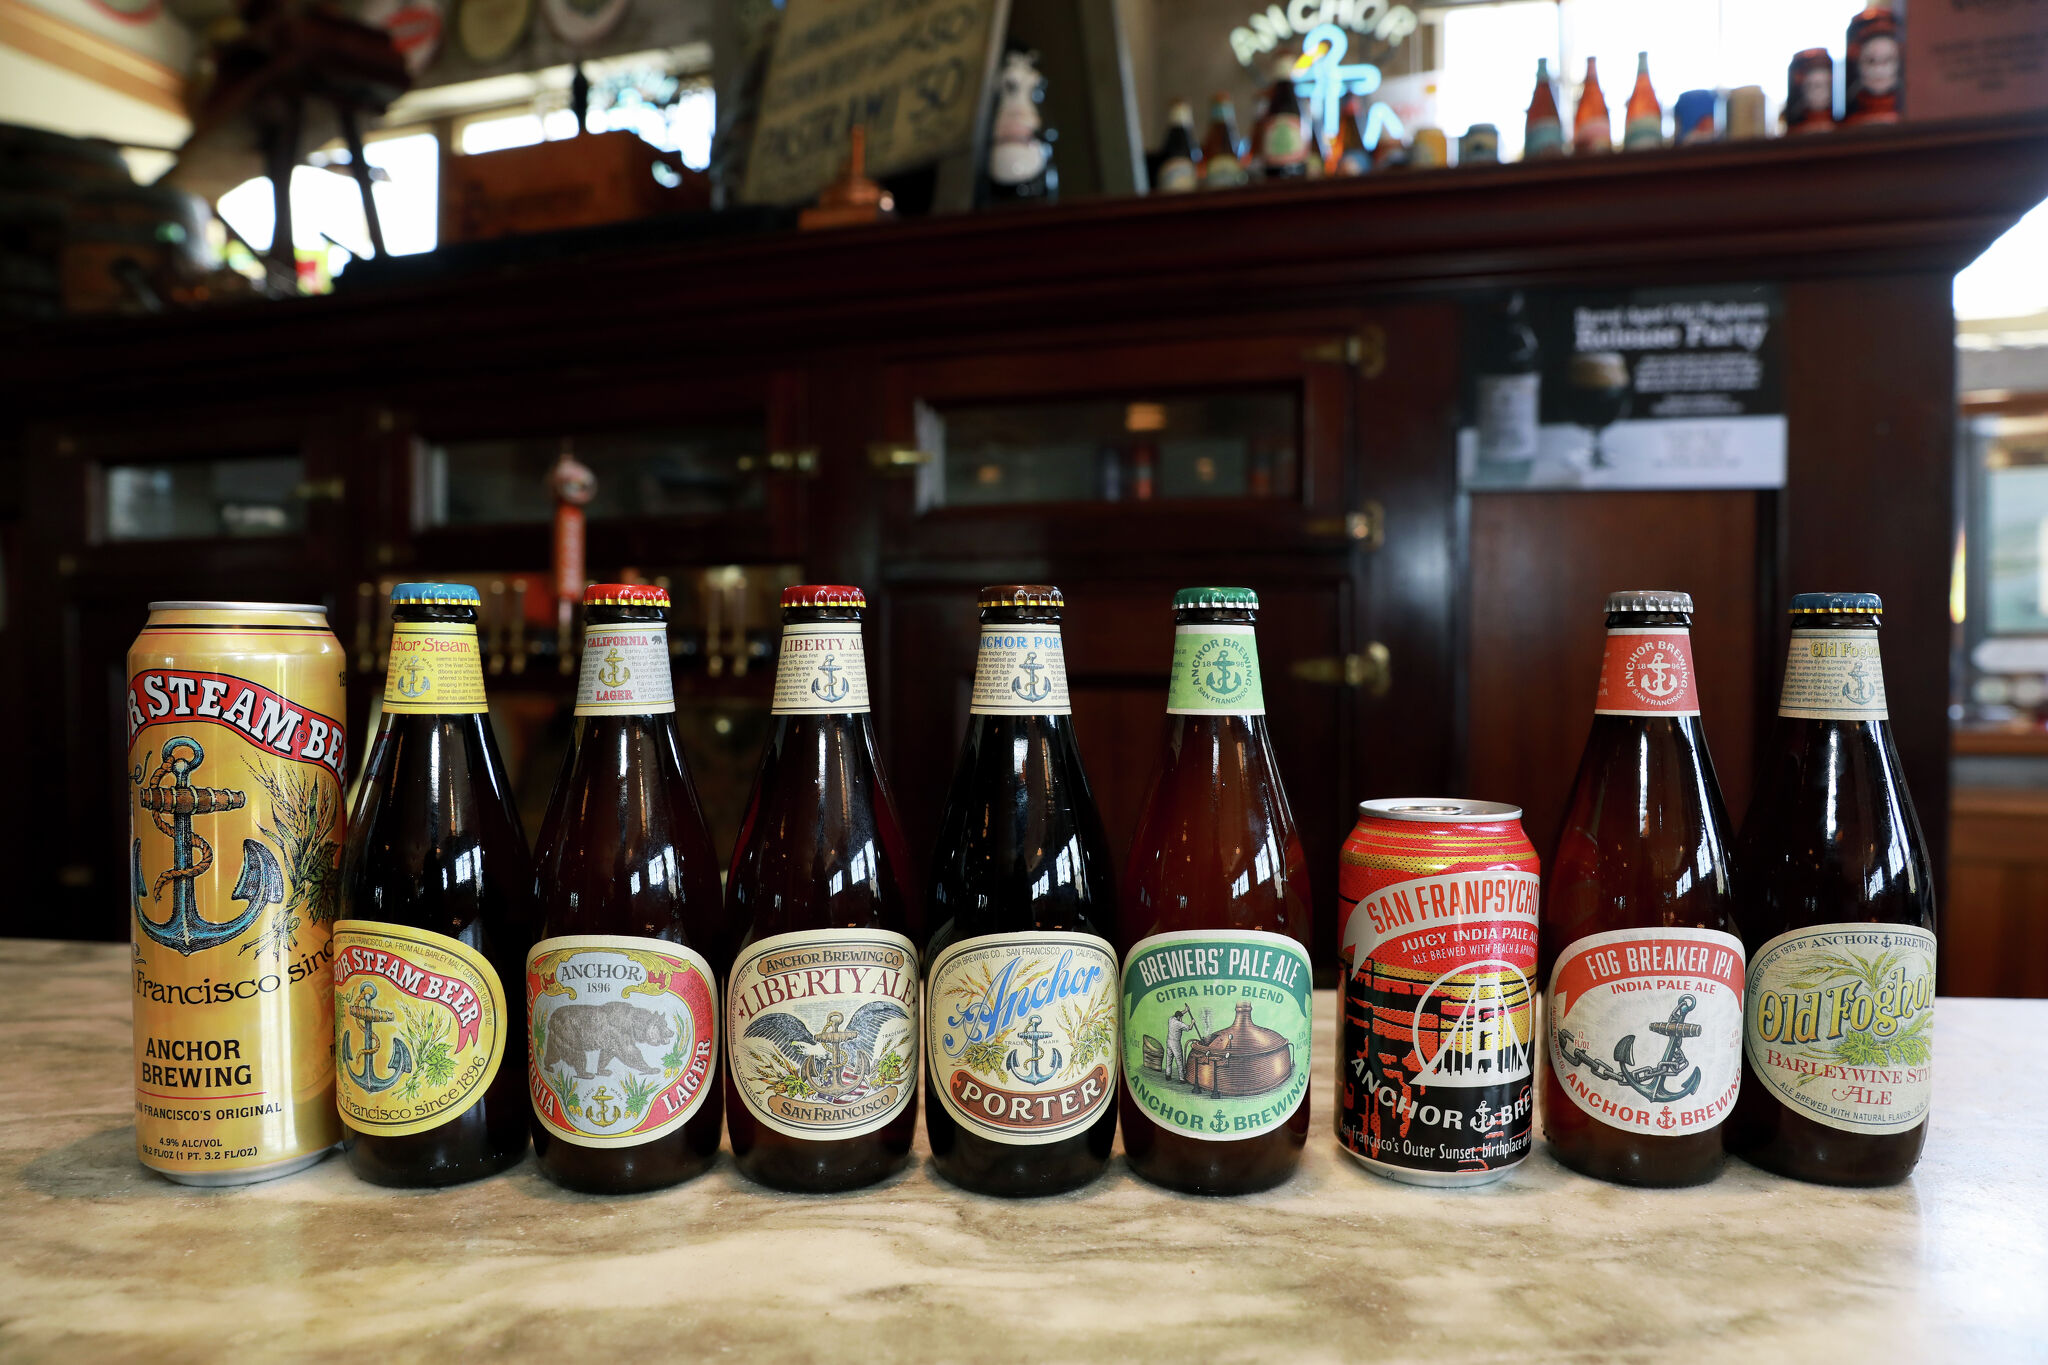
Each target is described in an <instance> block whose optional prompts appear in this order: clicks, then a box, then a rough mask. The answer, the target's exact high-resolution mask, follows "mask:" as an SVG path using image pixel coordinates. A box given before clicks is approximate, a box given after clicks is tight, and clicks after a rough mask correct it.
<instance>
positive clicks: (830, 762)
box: [725, 585, 921, 1190]
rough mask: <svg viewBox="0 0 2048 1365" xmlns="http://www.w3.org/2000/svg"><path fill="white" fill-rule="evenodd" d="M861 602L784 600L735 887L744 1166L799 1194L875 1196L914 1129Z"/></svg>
mask: <svg viewBox="0 0 2048 1365" xmlns="http://www.w3.org/2000/svg"><path fill="white" fill-rule="evenodd" d="M866 606H867V599H866V597H865V596H864V595H863V594H862V593H861V591H860V589H858V588H847V587H833V586H821V585H809V586H803V587H794V588H788V589H785V590H784V591H783V594H782V651H781V659H780V662H779V663H778V664H777V666H776V673H775V699H774V702H773V708H772V709H773V715H774V725H773V728H772V729H771V730H770V731H769V734H768V747H767V751H766V752H765V753H763V754H762V756H761V772H760V775H759V776H758V777H757V778H756V779H755V782H754V794H753V796H752V797H751V798H750V799H749V801H748V803H747V812H746V815H745V817H744V818H743V819H742V820H741V823H740V833H739V840H738V842H737V844H736V845H735V846H734V848H733V856H732V873H731V875H730V876H729V877H728V878H727V879H726V897H727V904H728V906H729V907H730V913H731V922H732V924H733V926H734V928H735V930H736V931H737V932H738V933H740V935H741V938H740V940H739V944H738V952H737V956H736V959H735V961H734V963H733V969H732V975H731V978H730V980H729V981H728V984H727V987H726V1032H725V1047H726V1071H725V1109H726V1125H727V1127H728V1128H729V1129H730V1131H731V1133H732V1153H733V1160H734V1162H735V1163H736V1164H737V1165H738V1166H739V1168H740V1170H741V1171H743V1172H744V1173H745V1174H746V1175H748V1176H750V1177H751V1178H753V1179H755V1180H758V1181H761V1182H762V1183H764V1184H768V1185H774V1186H776V1187H778V1188H781V1189H789V1190H845V1189H852V1188H854V1187H856V1186H860V1185H870V1184H873V1183H874V1182H875V1181H877V1180H882V1179H885V1178H886V1177H888V1176H889V1175H891V1174H893V1173H895V1172H896V1171H898V1170H901V1169H902V1168H903V1166H904V1164H905V1163H907V1162H908V1161H909V1160H910V1144H911V1140H912V1138H913V1137H914V1136H915V1134H916V1129H917V1074H918V1057H917V1041H918V1036H919V1033H920V1032H921V1019H920V1016H919V1013H918V958H917V946H916V944H915V942H914V941H913V940H912V939H911V938H910V934H911V933H912V932H913V931H914V928H915V926H914V924H913V921H912V919H911V913H910V909H909V904H908V901H907V900H906V898H905V896H904V893H903V885H902V879H903V877H904V875H905V868H906V867H907V866H908V864H907V862H906V860H905V858H904V855H903V835H902V833H901V832H900V830H901V827H900V826H899V825H898V824H897V822H896V811H895V809H894V807H893V806H892V805H891V804H890V801H889V789H888V786H887V785H886V784H885V783H884V782H883V780H882V768H881V763H880V761H879V760H878V759H877V758H876V756H875V736H874V729H873V727H872V725H871V724H870V723H869V720H868V674H867V656H866V651H865V648H864V646H863V644H862V640H861V612H862V611H863V610H864V609H865V608H866Z"/></svg>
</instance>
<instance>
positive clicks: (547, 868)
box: [521, 583, 730, 1194]
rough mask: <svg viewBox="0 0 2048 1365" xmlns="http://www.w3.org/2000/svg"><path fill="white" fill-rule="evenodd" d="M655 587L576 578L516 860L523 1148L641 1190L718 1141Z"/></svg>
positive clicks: (708, 923)
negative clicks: (544, 783) (534, 817)
mask: <svg viewBox="0 0 2048 1365" xmlns="http://www.w3.org/2000/svg"><path fill="white" fill-rule="evenodd" d="M667 608H668V592H667V590H666V589H664V588H656V587H643V586H640V585H637V584H632V583H596V584H592V585H591V586H590V587H588V588H585V589H584V591H583V620H584V627H583V671H582V674H581V678H580V682H579V684H578V686H577V689H576V728H575V735H574V737H573V740H572V742H571V745H570V750H569V755H568V757H567V759H566V760H565V761H564V763H563V765H562V773H561V777H560V778H559V779H558V780H557V781H556V783H555V790H554V795H553V796H552V797H551V798H550V799H549V802H548V813H547V815H546V817H545V818H544V819H543V821H542V823H541V831H540V840H539V842H538V843H537V845H536V848H537V849H538V852H537V854H536V856H535V859H534V862H535V866H536V870H537V879H538V882H539V888H540V936H541V937H540V941H539V942H537V943H535V944H534V945H533V947H532V949H531V950H530V951H529V952H528V953H527V956H526V974H525V980H524V981H523V982H522V983H521V984H522V986H523V987H524V989H525V992H526V1005H527V1019H528V1034H527V1037H526V1038H525V1039H524V1045H525V1048H526V1053H527V1085H528V1088H529V1089H530V1090H531V1092H532V1097H533V1112H534V1127H533V1149H534V1153H535V1154H536V1155H537V1156H538V1157H539V1158H540V1165H541V1169H542V1170H544V1171H546V1172H547V1173H548V1175H549V1176H550V1177H551V1178H553V1179H554V1180H555V1181H556V1182H557V1183H558V1184H562V1185H566V1186H568V1187H569V1188H570V1189H573V1190H583V1191H586V1192H588V1193H591V1194H628V1193H632V1192H635V1191H639V1190H652V1189H659V1188H661V1187H662V1186H664V1185H673V1184H675V1183H676V1182H677V1181H679V1180H686V1179H688V1178H689V1177H691V1176H693V1175H697V1174H699V1173H700V1172H702V1171H703V1170H705V1169H706V1168H707V1167H709V1166H710V1165H711V1163H712V1161H713V1160H714V1159H715V1158H716V1157H717V1155H718V1136H719V1131H720V1126H721V1125H722V1123H723V1122H724V1118H725V1105H724V1102H723V1096H722V1095H721V1094H720V1093H719V1090H718V1087H717V1085H716V1084H714V1080H715V1075H716V1071H717V1066H718V1013H719V1010H718V984H717V983H718V980H719V976H720V974H721V973H722V972H723V970H724V969H725V967H726V966H727V965H729V962H730V956H729V948H728V945H727V943H726V934H725V902H724V894H723V892H722V891H721V890H720V888H719V885H718V856H717V854H715V853H714V852H712V847H711V834H710V831H708V830H707V829H705V827H704V816H703V812H702V811H701V809H700V808H699V807H698V805H697V789H696V787H695V786H694V785H693V784H692V783H691V781H690V770H689V767H688V766H687V765H686V764H685V763H684V762H683V753H682V746H681V744H680V742H679V741H678V739H677V737H676V726H675V709H676V703H675V692H674V689H673V686H672V684H671V681H670V677H669V662H668V658H669V656H668V626H667V620H666V611H667Z"/></svg>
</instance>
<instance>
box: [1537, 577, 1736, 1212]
mask: <svg viewBox="0 0 2048 1365" xmlns="http://www.w3.org/2000/svg"><path fill="white" fill-rule="evenodd" d="M1691 620H1692V598H1691V597H1689V596H1687V595H1686V594H1685V593H1682V592H1618V593H1615V594H1613V595H1612V596H1610V597H1609V598H1608V599H1607V651H1606V654H1605V656H1604V657H1603V659H1602V661H1601V664H1600V687H1599V692H1598V694H1597V697H1596V700H1595V702H1594V714H1593V729H1592V733H1591V734H1590V735H1588V736H1587V739H1586V750H1585V755H1584V757H1582V758H1581V759H1580V760H1579V772H1578V776H1577V777H1576V778H1575V779H1573V783H1572V796H1571V804H1570V807H1569V809H1568V810H1567V813H1566V815H1565V821H1564V829H1563V831H1562V832H1561V833H1560V834H1559V836H1558V843H1557V854H1556V856H1555V857H1553V858H1552V859H1551V860H1550V883H1549V886H1548V887H1547V888H1546V891H1545V895H1544V907H1543V929H1542V960H1543V963H1544V964H1545V967H1546V969H1547V972H1548V981H1549V994H1548V997H1547V998H1546V1000H1545V1023H1546V1026H1547V1028H1548V1031H1549V1063H1550V1065H1549V1067H1548V1069H1547V1070H1546V1072H1545V1076H1544V1085H1543V1131H1544V1136H1545V1137H1547V1138H1548V1139H1549V1140H1550V1145H1551V1149H1552V1151H1554V1152H1555V1153H1556V1155H1557V1158H1558V1160H1560V1161H1562V1162H1563V1163H1564V1164H1565V1165H1567V1166H1569V1167H1571V1168H1572V1169H1573V1170H1575V1171H1579V1172H1582V1173H1584V1174H1586V1175H1593V1176H1598V1177H1600V1178H1601V1179H1603V1180H1614V1181H1619V1182H1620V1183H1622V1184H1626V1185H1694V1184H1698V1183H1700V1182H1702V1181H1705V1180H1711V1179H1712V1178H1713V1177H1714V1176H1715V1175H1716V1174H1717V1173H1718V1172H1719V1171H1720V1169H1721V1163H1722V1141H1721V1129H1722V1124H1723V1123H1724V1121H1725V1120H1726V1119H1727V1117H1728V1114H1729V1111H1730V1110H1731V1109H1732V1108H1733V1107H1734V1105H1735V1096H1736V1092H1737V1091H1738V1090H1739V1089H1740V1088H1741V1084H1742V988H1743V950H1742V939H1741V938H1740V937H1739V934H1740V932H1741V931H1740V929H1739V927H1738V926H1737V923H1736V919H1735V914H1734V902H1735V895H1734V889H1733V887H1732V886H1731V885H1730V880H1729V849H1728V833H1727V827H1728V815H1727V811H1726V809H1725V808H1724V807H1723V806H1722V804H1721V788H1720V786H1719V785H1718V784H1717V783H1716V782H1715V781H1714V765H1713V761H1712V760H1711V759H1710V758H1709V757H1708V756H1707V741H1706V735H1705V733H1704V732H1703V731H1702V730H1701V728H1700V703H1699V686H1698V683H1697V681H1696V679H1695V678H1694V675H1693V656H1692V633H1691Z"/></svg>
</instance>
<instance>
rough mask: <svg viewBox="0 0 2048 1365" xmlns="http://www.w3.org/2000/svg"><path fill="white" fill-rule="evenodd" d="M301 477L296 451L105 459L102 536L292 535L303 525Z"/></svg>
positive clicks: (303, 467) (303, 469)
mask: <svg viewBox="0 0 2048 1365" xmlns="http://www.w3.org/2000/svg"><path fill="white" fill-rule="evenodd" d="M305 477H306V464H305V461H304V460H302V459H300V458H299V457H298V456H297V455H258V456H247V457H242V456H237V457H232V458H227V459H218V460H180V461H177V462H175V463H161V464H117V465H108V466H106V467H105V468H104V469H103V470H102V471H101V494H102V497H101V504H100V505H101V507H102V509H103V516H104V520H103V523H102V526H101V532H102V534H103V535H104V536H105V537H106V538H107V539H108V540H201V539H209V538H212V537H216V536H283V535H291V534H293V533H295V532H297V531H300V530H302V529H304V526H305V521H306V514H305V513H306V506H305V501H304V499H303V498H301V497H300V496H299V493H298V488H299V485H300V484H301V483H302V482H303V481H304V480H305Z"/></svg>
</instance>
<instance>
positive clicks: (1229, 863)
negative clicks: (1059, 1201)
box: [1119, 588, 1311, 1194]
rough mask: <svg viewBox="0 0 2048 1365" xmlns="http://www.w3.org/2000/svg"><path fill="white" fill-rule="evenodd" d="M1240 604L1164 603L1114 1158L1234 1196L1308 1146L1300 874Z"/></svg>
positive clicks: (1132, 871)
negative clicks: (1162, 723) (1167, 672)
mask: <svg viewBox="0 0 2048 1365" xmlns="http://www.w3.org/2000/svg"><path fill="white" fill-rule="evenodd" d="M1258 608H1259V599H1258V596H1257V595H1256V594H1255V593H1253V592H1252V591H1251V590H1250V589H1248V588H1185V589H1182V590H1181V591H1180V592H1178V593H1176V594H1175V595H1174V599H1173V616H1174V640H1173V672H1172V674H1171V676H1170V678H1169V680H1168V683H1167V693H1166V712H1167V715H1166V744H1165V752H1164V753H1163V754H1162V755H1161V757H1160V762H1159V768H1158V770H1157V771H1156V773H1155V774H1154V776H1153V778H1152V786H1151V790H1150V791H1149V793H1148V794H1147V795H1146V798H1145V806H1144V813H1143V814H1142V815H1141V816H1140V817H1139V819H1138V829H1137V833H1136V835H1135V836H1134V837H1133V838H1132V840H1131V855H1130V866H1129V870H1128V871H1127V872H1126V873H1125V876H1124V888H1123V940H1122V941H1123V945H1124V963H1123V992H1122V997H1121V1001H1120V1004H1119V1008H1120V1010H1121V1014H1122V1023H1123V1049H1124V1090H1123V1100H1122V1104H1121V1109H1122V1115H1123V1126H1124V1151H1125V1152H1126V1153H1127V1154H1128V1156H1129V1158H1130V1162H1131V1169H1132V1170H1134V1171H1136V1172H1137V1173H1138V1174H1139V1175H1141V1176H1143V1177H1144V1178H1145V1179H1147V1180H1150V1181H1152V1182H1154V1183H1155V1184H1160V1185H1165V1186H1168V1187H1169V1188H1172V1189H1177V1190H1185V1191H1188V1192H1189V1193H1193V1194H1244V1193H1248V1192H1250V1191H1253V1190H1263V1189H1267V1188H1269V1187H1271V1186H1273V1185H1277V1184H1279V1183H1280V1182H1281V1181H1283V1180H1285V1179H1286V1178H1287V1177H1288V1176H1289V1175H1291V1174H1293V1172H1294V1168H1295V1165H1296V1163H1297V1162H1299V1160H1300V1159H1301V1148H1302V1143H1303V1142H1304V1140H1305V1139H1306V1138H1307V1136H1308V1089H1309V1032H1310V1025H1309V1020H1310V1015H1311V1004H1310V1001H1311V996H1310V983H1309V959H1308V947H1307V943H1308V935H1309V925H1310V919H1309V895H1308V871H1307V867H1306V865H1305V860H1304V859H1303V857H1302V852H1301V836H1300V835H1299V834H1298V833H1296V831H1295V827H1294V816H1293V815H1292V814H1291V813H1290V812H1289V810H1288V808H1287V793H1286V791H1285V790H1284V789H1283V788H1282V787H1281V785H1280V771H1279V767H1278V765H1276V764H1275V763H1274V761H1273V746H1272V743H1271V742H1270V740H1269V739H1268V738H1267V734H1266V699H1265V690H1264V687H1263V684H1262V680H1261V676H1260V672H1259V651H1258V643H1257V641H1256V640H1255V639H1254V638H1253V625H1252V623H1253V620H1254V619H1255V617H1256V616H1257V613H1258Z"/></svg>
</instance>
